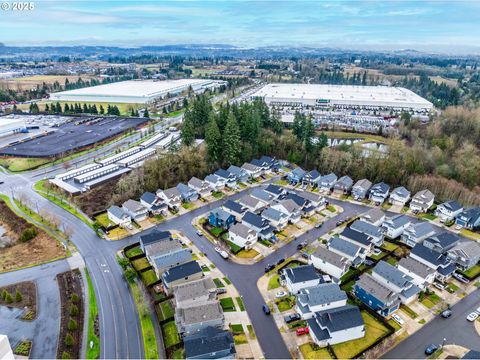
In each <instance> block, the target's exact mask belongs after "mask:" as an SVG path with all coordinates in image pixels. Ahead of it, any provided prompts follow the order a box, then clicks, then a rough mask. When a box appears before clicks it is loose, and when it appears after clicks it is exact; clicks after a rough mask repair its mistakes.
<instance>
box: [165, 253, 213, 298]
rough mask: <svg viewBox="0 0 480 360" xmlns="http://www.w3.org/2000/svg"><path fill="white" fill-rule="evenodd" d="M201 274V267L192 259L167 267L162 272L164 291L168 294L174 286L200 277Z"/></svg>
mask: <svg viewBox="0 0 480 360" xmlns="http://www.w3.org/2000/svg"><path fill="white" fill-rule="evenodd" d="M203 276H204V275H203V271H202V268H201V267H200V265H198V262H196V261H194V260H193V261H189V262H187V263H185V264H181V265H178V266H174V267H172V268H170V269H168V270H167V271H165V272H164V273H163V274H162V279H161V280H162V283H163V287H164V290H165V292H166V293H167V294H168V295H169V294H170V293H171V292H172V290H173V287H174V286H176V285H180V284H183V283H186V282H189V281H193V280H198V279H201V278H202V277H203Z"/></svg>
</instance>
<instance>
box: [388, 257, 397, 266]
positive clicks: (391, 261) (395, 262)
mask: <svg viewBox="0 0 480 360" xmlns="http://www.w3.org/2000/svg"><path fill="white" fill-rule="evenodd" d="M387 263H389V264H390V265H393V266H395V265H397V263H398V260H397V259H395V258H394V257H391V258H388V259H387Z"/></svg>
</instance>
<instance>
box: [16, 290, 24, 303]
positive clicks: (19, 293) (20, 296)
mask: <svg viewBox="0 0 480 360" xmlns="http://www.w3.org/2000/svg"><path fill="white" fill-rule="evenodd" d="M22 299H23V296H22V293H21V292H20V291H18V289H17V291H15V302H20V301H22Z"/></svg>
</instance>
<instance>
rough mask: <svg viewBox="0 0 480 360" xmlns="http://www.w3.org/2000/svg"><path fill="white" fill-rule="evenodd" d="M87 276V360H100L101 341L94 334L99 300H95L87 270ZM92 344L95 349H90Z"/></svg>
mask: <svg viewBox="0 0 480 360" xmlns="http://www.w3.org/2000/svg"><path fill="white" fill-rule="evenodd" d="M85 274H86V277H87V283H88V298H89V307H88V337H87V351H86V358H87V359H98V357H99V356H100V339H99V338H98V336H96V335H95V332H94V321H95V318H96V317H97V316H98V308H97V300H96V298H95V291H94V290H93V284H92V279H91V278H90V274H89V273H88V270H87V269H86V268H85ZM90 343H93V347H90Z"/></svg>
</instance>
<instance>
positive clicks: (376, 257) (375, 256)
mask: <svg viewBox="0 0 480 360" xmlns="http://www.w3.org/2000/svg"><path fill="white" fill-rule="evenodd" d="M386 255H387V253H386V252H384V251H382V252H381V253H380V254H378V255H371V256H370V258H372V260H374V261H379V260H381V259H383V258H384V257H385V256H386Z"/></svg>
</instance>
